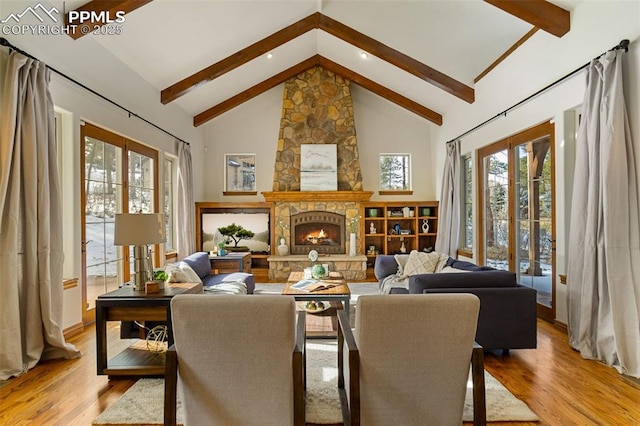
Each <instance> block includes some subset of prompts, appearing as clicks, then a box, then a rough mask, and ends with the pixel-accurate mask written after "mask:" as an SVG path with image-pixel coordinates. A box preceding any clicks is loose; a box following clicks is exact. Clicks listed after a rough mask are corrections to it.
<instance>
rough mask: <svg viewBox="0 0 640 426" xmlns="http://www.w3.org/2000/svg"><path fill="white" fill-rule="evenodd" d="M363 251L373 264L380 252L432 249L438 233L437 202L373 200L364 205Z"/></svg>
mask: <svg viewBox="0 0 640 426" xmlns="http://www.w3.org/2000/svg"><path fill="white" fill-rule="evenodd" d="M361 217H362V221H361V225H360V228H361V232H362V234H361V235H362V238H361V239H360V240H361V241H362V244H363V247H362V252H363V253H364V254H365V255H366V256H367V265H368V266H371V267H372V266H373V264H374V263H375V258H376V256H377V255H378V254H396V253H410V252H411V250H421V251H431V250H433V248H434V247H435V244H436V235H437V232H438V202H437V201H411V202H408V201H392V202H370V203H363V204H362V205H361Z"/></svg>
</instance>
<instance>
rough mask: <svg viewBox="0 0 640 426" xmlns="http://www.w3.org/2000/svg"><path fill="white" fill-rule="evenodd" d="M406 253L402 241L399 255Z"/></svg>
mask: <svg viewBox="0 0 640 426" xmlns="http://www.w3.org/2000/svg"><path fill="white" fill-rule="evenodd" d="M406 252H407V247H406V246H405V245H404V240H403V241H402V244H400V253H406Z"/></svg>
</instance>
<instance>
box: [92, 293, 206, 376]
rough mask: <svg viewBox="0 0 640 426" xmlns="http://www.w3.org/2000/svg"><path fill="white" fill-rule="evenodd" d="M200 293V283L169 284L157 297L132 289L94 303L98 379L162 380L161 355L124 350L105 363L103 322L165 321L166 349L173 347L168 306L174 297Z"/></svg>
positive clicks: (133, 349)
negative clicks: (131, 377)
mask: <svg viewBox="0 0 640 426" xmlns="http://www.w3.org/2000/svg"><path fill="white" fill-rule="evenodd" d="M197 293H202V284H200V283H173V284H171V285H169V284H167V285H165V288H164V290H160V292H159V293H153V294H146V293H145V292H143V291H136V290H135V289H134V287H132V286H125V287H121V288H119V289H117V290H114V291H111V292H109V293H105V294H103V295H101V296H98V298H97V299H96V360H97V369H98V374H99V375H104V374H108V375H109V376H163V375H164V354H159V353H156V352H152V351H148V350H141V349H135V348H127V349H125V350H124V351H123V352H121V353H119V354H118V355H116V356H115V357H113V358H112V359H110V360H108V361H107V321H166V323H167V335H168V339H169V342H168V343H169V345H171V344H173V333H172V328H171V321H170V319H171V307H170V302H171V299H172V298H173V296H175V295H178V294H197Z"/></svg>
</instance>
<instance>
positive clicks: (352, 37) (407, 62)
mask: <svg viewBox="0 0 640 426" xmlns="http://www.w3.org/2000/svg"><path fill="white" fill-rule="evenodd" d="M320 29H321V30H323V31H325V32H327V33H329V34H331V35H333V36H335V37H337V38H339V39H341V40H344V41H346V42H347V43H349V44H352V45H354V46H356V47H358V48H360V49H362V50H365V51H366V52H368V53H370V54H372V55H374V56H377V57H378V58H380V59H382V60H384V61H386V62H389V63H390V64H392V65H395V66H396V67H398V68H400V69H402V70H404V71H406V72H408V73H410V74H413V75H415V76H416V77H418V78H420V79H422V80H424V81H426V82H428V83H431V84H433V85H434V86H436V87H438V88H440V89H442V90H444V91H445V92H448V93H450V94H452V95H454V96H457V97H458V98H460V99H462V100H464V101H466V102H469V103H473V101H474V100H475V94H474V90H473V88H471V87H469V86H467V85H465V84H463V83H461V82H459V81H457V80H455V79H453V78H451V77H449V76H448V75H446V74H443V73H441V72H440V71H438V70H435V69H433V68H431V67H429V66H428V65H425V64H423V63H422V62H420V61H418V60H416V59H413V58H412V57H410V56H407V55H405V54H404V53H402V52H399V51H397V50H395V49H393V48H391V47H389V46H387V45H385V44H382V43H380V42H379V41H377V40H374V39H373V38H371V37H369V36H367V35H365V34H362V33H360V32H358V31H356V30H354V29H353V28H351V27H348V26H346V25H344V24H343V23H341V22H338V21H336V20H335V19H332V18H329V17H328V16H325V15H320Z"/></svg>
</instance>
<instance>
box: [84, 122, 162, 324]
mask: <svg viewBox="0 0 640 426" xmlns="http://www.w3.org/2000/svg"><path fill="white" fill-rule="evenodd" d="M80 149H81V152H82V154H83V155H82V156H81V157H80V158H81V168H80V173H81V182H82V186H81V202H82V209H83V210H82V212H83V214H82V216H81V224H82V241H83V248H82V256H83V260H82V262H83V265H84V268H83V269H84V271H83V280H82V281H83V284H82V298H83V300H82V307H83V321H84V322H85V323H88V322H91V321H93V320H94V316H95V311H94V308H95V300H96V298H97V297H98V296H99V295H101V294H104V293H106V292H109V291H111V290H115V289H117V288H118V286H119V285H121V284H122V283H124V282H126V281H128V280H129V278H130V276H131V275H132V272H133V269H134V261H133V250H130V249H129V247H117V246H115V245H114V244H113V238H114V227H115V214H116V213H121V212H129V213H135V212H142V213H153V212H157V211H158V192H160V191H157V190H156V188H158V186H159V185H158V170H157V168H158V167H157V165H158V163H157V160H158V152H157V151H156V150H154V149H152V148H149V147H147V146H144V145H142V144H139V143H137V142H134V141H132V140H129V139H127V138H125V137H122V136H120V135H117V134H114V133H112V132H109V131H107V130H104V129H101V128H99V127H96V126H93V125H91V124H89V123H85V124H83V125H82V127H81V142H80ZM152 251H153V253H152V256H153V258H154V259H155V261H156V264H158V263H159V257H158V254H157V253H158V252H157V250H156V247H155V246H153V248H152Z"/></svg>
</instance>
